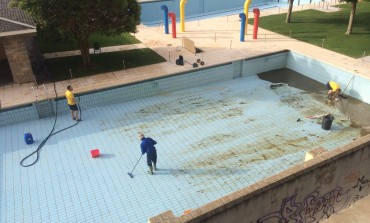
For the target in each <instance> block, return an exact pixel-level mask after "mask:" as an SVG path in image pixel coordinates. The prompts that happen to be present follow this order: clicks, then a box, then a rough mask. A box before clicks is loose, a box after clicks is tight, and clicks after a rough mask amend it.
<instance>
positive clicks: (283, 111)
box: [0, 75, 361, 222]
mask: <svg viewBox="0 0 370 223" xmlns="http://www.w3.org/2000/svg"><path fill="white" fill-rule="evenodd" d="M180 78H181V77H178V79H180ZM151 84H155V83H151ZM99 94H106V93H105V92H100V93H99ZM110 97H111V96H110ZM117 97H118V95H117ZM324 98H325V95H324V94H323V95H322V98H320V97H318V96H312V94H309V93H307V91H304V90H300V89H297V88H294V87H291V86H289V85H287V84H281V85H279V86H277V87H271V82H268V81H264V80H261V79H259V78H258V76H256V75H251V76H247V77H242V78H237V79H234V80H228V81H223V82H217V83H210V84H204V85H201V86H198V87H193V88H189V89H184V90H180V91H173V92H166V93H161V94H159V95H155V96H152V97H145V98H141V99H137V100H131V101H127V102H123V103H117V104H111V105H105V106H99V107H95V108H86V106H85V105H86V104H88V101H87V100H85V101H82V102H81V107H82V112H83V113H82V114H83V120H84V121H82V122H81V123H80V124H79V125H77V126H76V127H74V128H71V129H70V130H67V131H64V132H62V133H60V134H57V135H55V136H53V137H51V138H50V140H49V141H48V143H47V144H46V145H45V147H44V148H43V149H42V150H41V156H40V160H39V161H38V162H37V163H36V164H35V165H33V166H31V167H29V168H23V167H21V166H20V165H19V162H20V160H21V159H22V158H24V157H25V156H26V155H28V154H29V153H31V152H32V151H33V150H35V149H36V148H37V145H38V144H39V143H40V142H41V141H42V140H43V138H44V137H46V136H47V135H48V133H49V131H50V129H51V127H52V124H53V122H54V118H52V117H50V118H44V119H40V120H34V121H27V122H23V123H20V124H12V125H8V126H4V127H0V133H1V134H0V135H1V138H0V139H1V142H2V145H4V147H3V148H4V149H3V152H2V154H1V155H2V158H1V161H2V165H1V166H2V169H1V174H2V176H1V179H2V187H1V190H2V191H1V195H2V199H1V221H2V222H146V220H147V219H148V218H149V217H151V216H154V215H156V214H158V213H161V212H163V211H165V210H169V209H170V210H173V212H174V213H175V214H176V215H180V214H182V213H183V212H184V211H185V210H189V209H194V208H197V207H199V206H201V205H204V204H206V203H208V202H210V201H213V200H215V199H217V198H220V197H222V196H225V195H227V194H229V193H231V192H233V191H235V190H238V189H240V188H243V187H245V186H248V185H251V184H252V183H255V182H257V181H259V180H262V179H264V178H266V177H268V176H271V175H273V174H275V173H278V172H280V171H282V170H285V169H287V168H290V167H292V166H294V165H296V164H298V163H302V162H303V160H304V156H305V152H306V151H308V150H311V149H314V148H317V147H319V146H322V147H324V148H325V149H327V150H331V149H333V148H336V147H338V146H340V145H344V144H346V143H348V142H351V141H352V140H353V139H356V138H358V137H360V135H361V131H360V129H359V128H353V127H351V120H350V119H349V118H348V117H347V116H345V115H343V114H342V113H341V112H340V111H339V110H338V109H337V108H336V107H335V106H332V105H330V104H326V103H325V100H321V99H324ZM59 103H61V102H59ZM84 103H85V105H84ZM62 106H64V105H62ZM84 106H85V107H84ZM323 113H331V114H333V115H334V117H335V120H334V122H333V125H332V127H331V130H330V131H326V130H323V129H322V128H321V124H320V123H319V122H320V119H314V120H306V119H305V120H303V121H300V122H297V119H298V118H303V117H305V116H308V115H316V114H323ZM73 123H74V122H73V121H72V120H70V116H69V114H68V113H65V114H63V115H59V116H58V120H57V124H56V129H62V128H64V127H66V126H68V125H70V124H73ZM26 132H31V133H32V134H33V137H34V139H35V143H34V144H31V145H26V143H25V142H24V140H23V135H24V133H26ZM138 132H143V133H145V134H146V135H147V136H149V137H152V138H154V139H155V140H156V141H157V142H158V145H157V150H158V171H156V172H155V174H154V175H153V176H151V175H148V174H147V173H146V171H147V167H146V162H145V159H142V160H141V161H140V162H139V164H138V166H137V167H136V169H135V170H134V178H130V177H129V176H128V175H127V172H129V171H131V170H132V168H133V166H134V165H135V163H136V162H137V160H138V159H139V158H140V155H141V153H140V148H139V143H140V142H139V141H138V139H137V133H138ZM95 148H99V149H100V152H101V153H102V155H101V157H100V158H96V159H93V158H91V156H90V150H92V149H95ZM34 158H35V157H31V158H30V159H29V160H27V162H29V163H30V162H32V161H33V160H34Z"/></svg>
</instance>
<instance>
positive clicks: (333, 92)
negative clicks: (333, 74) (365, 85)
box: [326, 81, 342, 101]
mask: <svg viewBox="0 0 370 223" xmlns="http://www.w3.org/2000/svg"><path fill="white" fill-rule="evenodd" d="M326 87H327V89H328V90H329V91H328V99H329V100H331V101H334V100H337V97H338V96H341V94H342V90H341V89H340V86H339V84H338V83H336V82H334V81H329V82H328V83H326Z"/></svg>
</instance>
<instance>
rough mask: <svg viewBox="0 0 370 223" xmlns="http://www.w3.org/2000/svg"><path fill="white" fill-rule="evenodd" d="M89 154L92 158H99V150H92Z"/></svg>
mask: <svg viewBox="0 0 370 223" xmlns="http://www.w3.org/2000/svg"><path fill="white" fill-rule="evenodd" d="M90 153H91V157H92V158H96V157H98V156H100V152H99V149H93V150H91V151H90Z"/></svg>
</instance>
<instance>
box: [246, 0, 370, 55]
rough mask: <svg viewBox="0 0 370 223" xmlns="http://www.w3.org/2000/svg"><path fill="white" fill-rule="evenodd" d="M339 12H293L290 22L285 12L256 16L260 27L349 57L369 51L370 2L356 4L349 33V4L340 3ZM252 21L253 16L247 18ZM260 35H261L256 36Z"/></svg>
mask: <svg viewBox="0 0 370 223" xmlns="http://www.w3.org/2000/svg"><path fill="white" fill-rule="evenodd" d="M340 8H341V9H342V10H341V11H338V12H330V13H326V12H321V11H317V10H304V11H293V13H292V17H291V23H285V19H286V13H285V14H279V15H271V16H266V17H261V18H260V23H259V26H260V27H261V28H264V29H267V30H270V31H273V32H276V33H279V34H282V35H285V36H290V37H291V38H294V39H297V40H300V41H303V42H307V43H310V44H313V45H316V46H320V47H321V46H323V47H324V48H326V49H329V50H331V51H335V52H338V53H341V54H344V55H347V56H350V57H353V58H361V57H362V56H363V55H364V52H365V53H366V55H369V54H370V3H369V2H359V3H357V10H356V14H355V19H354V23H353V24H354V25H353V29H352V34H351V35H345V34H344V33H345V32H346V30H347V26H348V21H349V15H350V8H351V4H342V5H340ZM248 22H249V23H250V24H253V19H249V21H248ZM260 38H261V37H260Z"/></svg>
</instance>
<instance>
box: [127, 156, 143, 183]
mask: <svg viewBox="0 0 370 223" xmlns="http://www.w3.org/2000/svg"><path fill="white" fill-rule="evenodd" d="M141 157H143V155H141V156H140V158H139V160H138V161H137V162H136V164H135V166H134V168H132V170H131V172H128V173H127V174H128V175H129V176H130V177H131V178H134V175H133V174H132V172H134V169H135V167H136V165H137V164H138V163H139V161H140V159H141Z"/></svg>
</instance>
